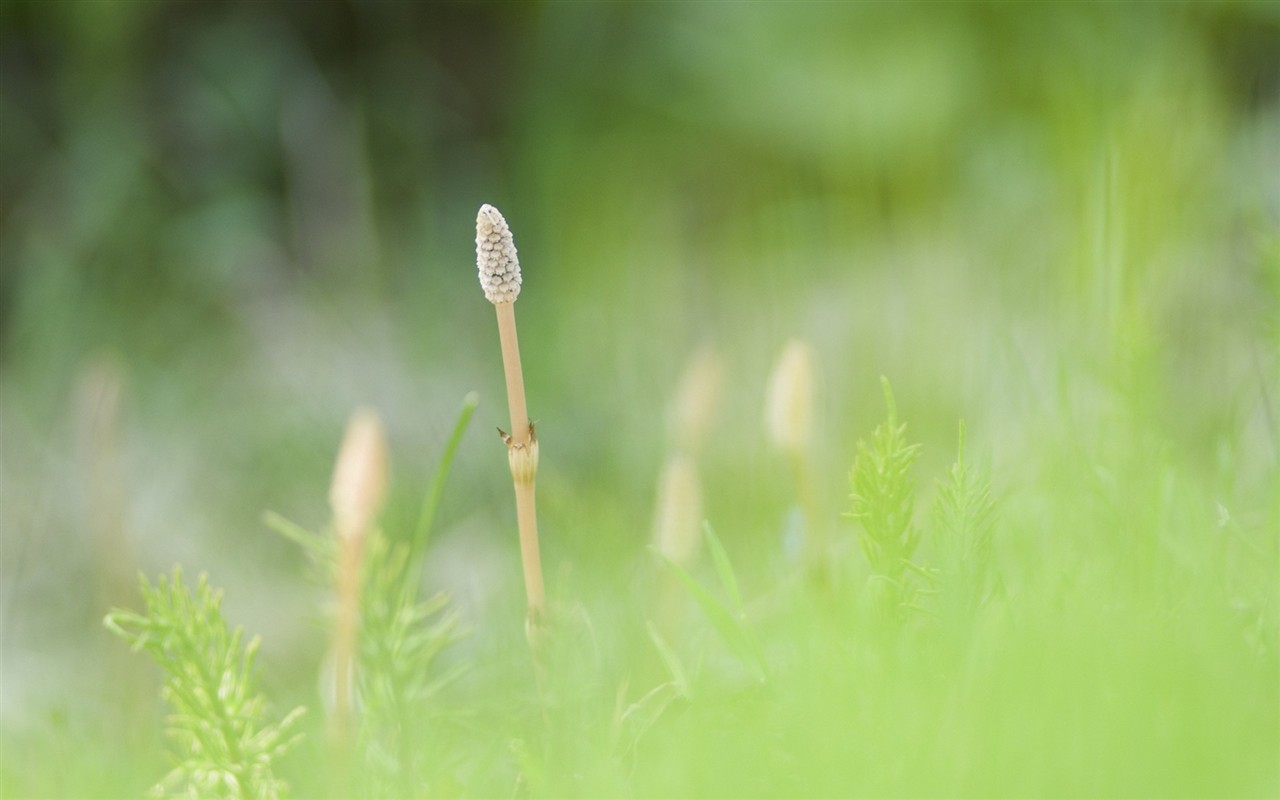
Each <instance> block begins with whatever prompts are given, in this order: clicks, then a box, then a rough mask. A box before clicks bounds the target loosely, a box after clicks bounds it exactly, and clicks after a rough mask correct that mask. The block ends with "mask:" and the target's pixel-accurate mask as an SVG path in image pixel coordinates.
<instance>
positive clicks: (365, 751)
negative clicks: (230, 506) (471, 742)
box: [264, 393, 478, 797]
mask: <svg viewBox="0 0 1280 800" xmlns="http://www.w3.org/2000/svg"><path fill="white" fill-rule="evenodd" d="M477 403H478V399H477V397H476V395H475V394H474V393H471V394H468V395H467V396H466V397H465V398H463V402H462V408H461V409H460V411H459V413H458V417H457V419H456V421H455V423H454V427H453V431H452V433H451V435H450V437H449V440H448V443H447V444H446V446H445V449H444V452H443V453H442V454H441V456H440V460H439V462H438V463H437V465H436V469H435V472H434V474H433V476H432V479H431V482H430V485H429V486H428V489H427V493H426V495H425V497H424V499H423V504H422V512H421V514H420V515H419V518H418V522H417V525H416V527H415V529H414V531H413V535H412V537H405V538H396V539H393V538H392V537H391V536H388V535H387V534H386V533H384V532H383V531H382V530H381V529H380V528H377V527H375V528H373V529H372V530H371V531H370V532H369V534H368V539H367V541H366V543H365V551H364V555H363V558H362V561H361V578H360V582H359V584H360V587H361V590H360V604H359V616H360V621H359V631H360V635H359V639H358V646H357V656H356V658H357V661H356V665H355V670H354V673H355V685H356V696H357V698H358V703H359V713H358V731H359V732H358V740H359V749H360V756H361V757H360V758H359V759H358V764H357V766H356V768H355V770H354V772H353V775H352V777H353V778H354V779H355V784H354V785H355V786H356V787H358V788H359V789H360V791H361V793H362V794H363V795H364V796H367V797H412V796H418V795H420V794H422V793H423V792H426V791H428V790H429V789H431V788H432V780H431V779H432V777H433V776H432V775H431V774H430V769H429V767H430V765H431V764H433V763H439V761H440V760H441V759H439V758H433V757H432V756H433V753H434V751H435V750H438V747H439V744H440V743H439V741H438V739H433V738H432V734H434V733H435V732H436V731H435V730H433V728H432V725H431V723H432V720H433V719H436V718H438V714H437V712H436V704H435V702H434V701H436V700H437V699H438V697H439V694H440V691H441V690H442V689H443V688H444V687H445V686H447V685H448V684H450V683H451V682H452V681H453V680H454V679H456V678H457V677H458V675H459V674H461V672H462V671H463V669H464V666H463V665H457V666H454V667H452V668H450V669H447V670H443V671H442V670H440V669H438V667H437V664H436V660H437V657H438V656H439V655H440V653H441V652H443V651H444V650H445V649H446V648H447V647H448V646H449V645H451V644H453V643H454V642H456V641H457V640H458V639H460V638H461V637H462V636H463V635H464V632H463V631H462V629H461V627H460V626H459V624H458V615H457V613H456V611H455V610H453V608H452V607H451V606H450V600H449V597H448V596H447V595H445V594H444V593H437V594H435V595H432V596H431V597H429V598H427V599H425V600H422V599H420V597H421V586H420V575H421V565H422V558H423V556H424V551H425V549H426V543H427V541H428V539H429V537H430V533H431V528H432V525H433V522H434V519H435V515H436V511H437V510H438V508H439V504H440V500H441V497H442V496H443V489H444V486H445V483H446V481H447V479H448V476H449V472H450V468H451V467H452V465H453V458H454V455H455V454H456V452H457V446H458V442H459V441H460V440H461V438H462V435H463V433H464V432H465V431H466V428H467V425H468V423H469V422H470V420H471V416H472V414H473V412H474V411H475V408H476V405H477ZM264 521H265V522H266V524H267V525H268V526H269V527H271V528H273V529H274V530H276V531H277V532H278V533H280V534H281V535H283V536H284V537H286V538H288V539H290V540H291V541H293V542H295V543H297V544H298V545H300V546H301V547H302V548H303V550H304V551H305V552H306V553H307V555H308V557H309V559H310V561H311V562H312V564H313V565H314V568H315V572H316V575H317V577H318V579H319V581H320V582H321V583H322V584H324V585H330V584H332V581H333V578H334V576H335V575H336V574H337V572H338V548H337V547H336V546H335V543H334V537H332V536H321V535H319V534H316V533H313V532H311V531H308V530H306V529H305V528H303V527H301V526H299V525H297V524H296V523H293V522H291V521H289V520H288V519H285V518H284V517H281V516H280V515H278V514H274V513H270V512H268V513H267V514H266V515H264Z"/></svg>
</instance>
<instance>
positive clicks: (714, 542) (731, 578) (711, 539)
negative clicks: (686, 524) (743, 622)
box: [702, 521, 742, 614]
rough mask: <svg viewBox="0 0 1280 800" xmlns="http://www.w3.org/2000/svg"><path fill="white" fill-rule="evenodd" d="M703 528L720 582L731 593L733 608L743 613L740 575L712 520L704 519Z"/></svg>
mask: <svg viewBox="0 0 1280 800" xmlns="http://www.w3.org/2000/svg"><path fill="white" fill-rule="evenodd" d="M702 529H703V532H704V533H705V535H706V538H707V547H708V548H709V549H710V550H711V560H712V561H714V562H715V565H716V572H717V573H719V575H720V583H721V584H722V585H723V586H724V590H725V591H726V592H728V594H729V602H731V603H733V610H734V611H735V612H737V613H738V614H741V613H742V593H741V592H739V591H738V576H737V575H735V574H734V572H733V565H732V564H730V563H729V554H728V553H726V552H725V550H724V545H722V544H721V543H720V537H718V536H716V532H715V530H714V529H713V528H712V527H711V523H710V522H705V521H704V522H703V523H702Z"/></svg>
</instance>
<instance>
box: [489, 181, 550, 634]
mask: <svg viewBox="0 0 1280 800" xmlns="http://www.w3.org/2000/svg"><path fill="white" fill-rule="evenodd" d="M476 265H477V267H478V269H479V273H480V286H481V288H483V289H484V296H485V297H486V298H487V299H488V300H489V302H491V303H493V305H494V308H495V309H497V314H498V337H499V339H500V340H501V343H502V367H503V370H504V371H505V373H506V379H507V407H508V410H509V411H510V414H511V433H510V434H508V433H504V432H503V431H502V430H501V429H499V431H498V432H499V433H500V434H501V435H502V440H503V442H505V443H506V445H507V463H508V465H509V466H510V468H511V479H512V482H513V483H514V484H515V494H516V523H517V525H518V526H519V530H520V559H521V562H522V563H523V565H524V587H525V594H526V597H527V600H528V616H527V618H526V620H525V634H526V635H527V636H528V638H529V644H530V646H531V647H532V648H533V649H534V651H535V653H536V652H537V650H538V642H539V640H540V638H541V635H542V633H543V630H544V628H545V626H546V624H547V599H546V590H545V589H544V588H543V582H542V559H541V556H540V555H539V552H538V515H537V507H536V502H535V496H534V483H535V479H536V478H537V474H538V438H537V436H535V435H534V431H533V423H532V422H531V421H530V420H529V412H528V409H527V407H526V405H525V396H524V374H523V372H522V371H521V368H520V343H519V340H518V338H517V336H516V312H515V302H516V298H517V297H518V296H519V294H520V261H519V259H518V258H517V257H516V246H515V240H514V239H513V238H512V236H511V229H510V228H509V227H507V221H506V220H505V219H504V218H503V216H502V214H501V213H500V212H499V211H498V209H496V208H494V207H493V206H491V205H487V204H486V205H482V206H480V213H479V214H477V215H476Z"/></svg>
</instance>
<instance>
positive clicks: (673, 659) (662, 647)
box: [647, 622, 693, 700]
mask: <svg viewBox="0 0 1280 800" xmlns="http://www.w3.org/2000/svg"><path fill="white" fill-rule="evenodd" d="M647 627H648V628H649V638H650V639H652V640H653V646H654V647H656V648H657V649H658V655H660V656H661V657H662V663H664V664H666V666H667V672H668V673H669V674H670V675H671V683H672V684H673V685H674V686H675V687H676V691H677V692H679V693H680V696H681V697H683V698H685V699H686V700H691V699H693V687H692V685H691V684H690V683H689V673H688V671H686V670H685V668H684V663H683V662H682V661H680V656H678V655H676V652H675V650H672V649H671V645H669V644H667V642H666V640H665V639H663V638H662V636H661V634H659V633H658V629H657V628H655V627H653V623H652V622H650V623H648V625H647Z"/></svg>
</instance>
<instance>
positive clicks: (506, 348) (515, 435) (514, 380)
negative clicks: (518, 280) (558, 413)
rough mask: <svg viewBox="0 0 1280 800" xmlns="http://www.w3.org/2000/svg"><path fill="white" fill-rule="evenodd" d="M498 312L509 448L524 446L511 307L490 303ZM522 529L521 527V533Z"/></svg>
mask: <svg viewBox="0 0 1280 800" xmlns="http://www.w3.org/2000/svg"><path fill="white" fill-rule="evenodd" d="M493 306H494V308H496V309H497V310H498V337H499V338H500V339H501V340H502V367H503V369H504V370H505V371H506V373H507V407H508V408H509V409H510V410H511V442H510V444H512V445H524V444H528V442H529V436H530V429H529V411H528V409H527V408H526V407H525V400H524V373H523V372H522V371H521V369H520V342H519V339H517V337H516V307H515V303H494V304H493ZM523 528H524V526H523V525H521V529H522V530H523Z"/></svg>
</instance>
